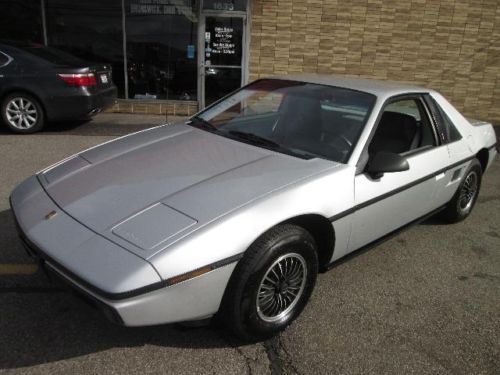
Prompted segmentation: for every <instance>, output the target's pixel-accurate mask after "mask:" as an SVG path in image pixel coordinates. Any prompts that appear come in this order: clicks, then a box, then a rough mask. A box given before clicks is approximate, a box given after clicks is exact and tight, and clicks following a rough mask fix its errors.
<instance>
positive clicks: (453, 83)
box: [250, 0, 500, 124]
mask: <svg viewBox="0 0 500 375" xmlns="http://www.w3.org/2000/svg"><path fill="white" fill-rule="evenodd" d="M251 1H252V26H251V42H250V43H251V47H250V79H251V80H253V79H256V78H259V77H263V76H266V75H270V74H282V73H296V72H307V73H340V74H348V75H356V76H361V77H367V78H378V79H392V80H397V81H405V82H413V83H417V84H420V85H424V86H427V87H431V88H434V89H436V90H438V91H440V92H441V93H443V94H444V95H445V96H446V97H447V98H448V99H449V100H450V101H451V102H452V103H453V104H454V105H456V106H457V108H458V109H460V110H461V111H462V112H463V113H464V114H465V115H467V116H472V117H477V118H481V119H484V120H489V121H493V122H495V123H497V124H500V0H251Z"/></svg>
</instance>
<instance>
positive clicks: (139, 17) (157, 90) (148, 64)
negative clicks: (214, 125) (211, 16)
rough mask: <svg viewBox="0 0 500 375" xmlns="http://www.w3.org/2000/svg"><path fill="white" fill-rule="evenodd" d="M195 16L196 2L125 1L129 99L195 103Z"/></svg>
mask: <svg viewBox="0 0 500 375" xmlns="http://www.w3.org/2000/svg"><path fill="white" fill-rule="evenodd" d="M163 3H165V4H163ZM196 14H197V3H196V0H179V1H176V2H175V5H174V2H160V1H153V0H128V1H126V34H127V61H128V81H129V97H130V98H135V99H169V100H196V88H197V73H198V70H197V57H196V56H197V51H196V46H197V35H198V19H197V16H196Z"/></svg>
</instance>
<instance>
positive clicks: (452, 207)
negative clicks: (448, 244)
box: [443, 159, 482, 223]
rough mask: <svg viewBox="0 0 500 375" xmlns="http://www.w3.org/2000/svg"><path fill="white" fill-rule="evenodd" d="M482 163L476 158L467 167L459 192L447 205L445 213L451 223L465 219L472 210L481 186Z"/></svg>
mask: <svg viewBox="0 0 500 375" xmlns="http://www.w3.org/2000/svg"><path fill="white" fill-rule="evenodd" d="M481 175H482V168H481V164H480V163H479V161H478V160H477V159H474V160H473V161H472V163H471V165H470V166H469V168H467V171H466V172H465V174H464V177H463V179H462V182H461V183H460V186H459V187H458V189H457V192H456V193H455V195H454V196H453V198H452V199H451V201H450V202H449V203H448V205H447V206H446V208H445V210H444V212H443V214H444V218H445V219H446V220H447V221H449V222H450V223H458V222H459V221H462V220H464V219H465V218H466V217H467V216H469V214H470V213H471V211H472V208H473V207H474V205H475V203H476V200H477V196H478V195H479V188H480V187H481Z"/></svg>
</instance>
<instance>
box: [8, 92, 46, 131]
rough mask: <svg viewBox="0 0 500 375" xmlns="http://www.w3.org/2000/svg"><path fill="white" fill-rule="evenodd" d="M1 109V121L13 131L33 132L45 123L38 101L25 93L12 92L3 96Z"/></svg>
mask: <svg viewBox="0 0 500 375" xmlns="http://www.w3.org/2000/svg"><path fill="white" fill-rule="evenodd" d="M1 110H2V120H3V123H4V124H5V126H7V128H9V129H10V130H11V131H12V132H14V133H19V134H28V133H35V132H37V131H40V130H41V129H42V128H43V126H44V124H45V115H44V112H43V108H42V106H41V105H40V103H39V101H38V100H37V99H35V98H34V97H33V96H31V95H29V94H26V93H21V92H19V93H13V94H10V95H8V96H7V97H5V98H4V99H3V101H2V107H1Z"/></svg>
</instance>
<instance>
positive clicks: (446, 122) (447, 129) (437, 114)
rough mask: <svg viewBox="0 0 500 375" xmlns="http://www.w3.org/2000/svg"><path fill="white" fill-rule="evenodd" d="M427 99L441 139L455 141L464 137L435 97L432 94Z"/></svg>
mask: <svg viewBox="0 0 500 375" xmlns="http://www.w3.org/2000/svg"><path fill="white" fill-rule="evenodd" d="M426 99H427V101H428V103H429V104H430V105H429V107H430V109H431V111H432V114H433V116H434V118H435V120H436V122H437V125H438V127H439V132H440V137H441V140H442V141H444V142H455V141H458V140H460V139H462V135H461V134H460V132H459V131H458V129H457V128H456V126H455V125H454V124H453V121H451V119H450V117H449V116H448V115H447V114H446V112H445V111H444V110H443V109H442V108H441V106H440V105H439V104H438V103H437V102H436V101H435V100H434V98H432V97H431V96H430V95H427V98H426Z"/></svg>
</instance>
